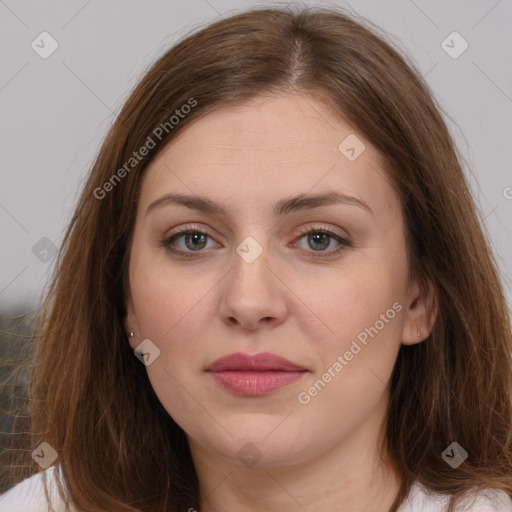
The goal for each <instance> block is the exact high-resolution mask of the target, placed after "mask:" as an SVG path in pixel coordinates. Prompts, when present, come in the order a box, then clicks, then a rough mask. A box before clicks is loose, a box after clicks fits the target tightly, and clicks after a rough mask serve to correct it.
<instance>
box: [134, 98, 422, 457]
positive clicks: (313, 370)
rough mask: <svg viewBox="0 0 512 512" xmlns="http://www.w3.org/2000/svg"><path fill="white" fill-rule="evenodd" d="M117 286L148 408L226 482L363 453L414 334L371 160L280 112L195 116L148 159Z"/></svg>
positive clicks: (344, 132) (396, 210)
mask: <svg viewBox="0 0 512 512" xmlns="http://www.w3.org/2000/svg"><path fill="white" fill-rule="evenodd" d="M347 137H348V139H347ZM363 144H364V146H363ZM170 194H173V195H175V198H176V197H181V196H182V195H183V196H187V197H188V199H179V200H176V201H173V200H172V198H171V196H170ZM327 194H329V196H326V195H327ZM294 198H297V199H294ZM180 231H185V232H188V233H189V234H188V235H187V234H181V235H180V234H178V233H179V232H180ZM198 232H199V233H198ZM202 232H204V233H206V235H204V234H201V233H202ZM194 233H195V234H194ZM308 233H309V234H308ZM129 276H130V287H131V298H130V299H129V300H128V301H127V311H128V313H127V317H126V322H125V323H126V329H127V331H128V332H129V331H133V332H134V333H135V335H134V337H133V338H130V344H131V346H132V348H133V349H136V348H137V347H139V345H140V343H141V342H142V341H143V340H150V342H148V341H146V342H145V344H144V345H143V348H144V350H143V351H145V352H146V353H149V356H146V357H147V358H148V359H147V362H148V364H147V366H146V370H147V372H148V376H149V379H150V381H151V384H152V386H153V388H154V390H155V392H156V394H157V396H158V398H159V400H160V401H161V403H162V404H163V406H164V407H165V409H166V410H167V411H168V413H169V414H170V415H171V416H172V417H173V418H174V420H175V421H176V422H177V423H178V424H179V425H180V426H181V427H182V428H183V429H184V431H185V432H186V433H187V436H188V438H189V442H190V445H191V449H192V452H193V454H195V455H198V456H200V455H201V454H208V455H209V456H216V457H217V458H221V459H223V460H225V461H226V460H228V461H232V462H234V463H236V464H246V465H249V464H252V463H254V461H255V460H257V459H259V460H258V464H260V465H262V464H266V465H268V466H272V465H278V464H293V463H301V462H306V461H308V460H312V459H313V458H316V457H319V456H322V455H326V456H327V454H329V453H332V451H333V450H345V451H346V452H347V453H348V452H349V451H350V450H351V449H352V448H351V446H353V447H356V446H357V447H358V448H357V449H359V448H360V443H359V444H358V443H357V442H356V443H354V441H357V440H358V439H359V440H363V439H366V440H368V439H375V438H376V436H377V433H378V430H379V428H380V427H381V422H382V421H383V420H384V418H385V415H386V407H387V404H388V400H389V381H390V376H391V373H392V369H393V365H394V362H395V359H396V357H397V353H398V349H399V347H400V344H401V343H405V344H412V343H415V342H418V341H421V339H424V338H425V337H426V335H427V334H428V330H429V326H428V325H427V324H426V320H425V318H424V316H425V315H424V307H423V305H424V302H425V301H424V299H423V298H422V292H421V291H420V290H419V288H418V287H417V286H416V285H415V284H414V283H409V282H408V266H407V257H406V245H405V238H404V221H403V218H402V214H401V206H400V202H399V200H398V198H397V195H396V194H395V192H394V190H393V189H392V187H391V185H390V183H389V181H388V178H387V176H386V174H385V172H384V170H383V168H382V166H381V163H380V160H379V154H378V153H377V151H376V149H375V148H374V147H373V146H372V145H370V143H369V142H368V141H367V140H365V139H364V138H363V137H362V136H361V135H360V134H359V133H357V132H355V130H354V129H352V128H351V127H350V126H349V125H348V124H347V123H346V122H344V121H342V120H340V119H339V118H338V117H337V116H334V115H333V114H332V113H331V112H330V110H329V109H327V108H326V107H325V106H324V105H323V104H322V103H320V102H319V101H317V100H314V99H312V98H311V97H304V96H299V95H295V94H283V95H281V96H262V97H259V98H257V99H255V100H252V101H251V102H248V103H245V104H244V105H242V106H236V107H235V106H230V107H226V108H222V109H220V110H218V111H216V112H213V113H210V114H208V115H207V116H205V117H204V118H202V119H200V120H199V121H197V122H195V123H194V124H191V125H190V126H189V127H188V128H187V129H185V130H184V132H183V133H182V134H181V135H180V136H179V137H178V138H177V139H175V140H174V141H173V142H172V143H170V144H169V145H168V146H167V147H166V148H165V149H164V150H163V151H162V153H160V154H159V156H158V157H157V158H156V159H155V160H154V161H153V162H152V163H151V165H150V166H149V167H148V169H147V172H146V174H145V176H144V179H143V184H142V190H141V196H140V201H139V204H138V211H137V217H136V222H135V231H134V238H133V245H132V248H131V258H130V272H129ZM418 331H420V335H421V336H418ZM141 351H142V350H141ZM158 351H159V353H158ZM232 354H237V355H236V356H233V357H231V358H228V360H223V361H220V362H217V363H216V364H213V363H215V362H216V361H218V360H219V359H220V358H224V357H226V356H229V355H232ZM241 354H242V355H245V356H247V357H242V356H241ZM258 354H266V355H264V356H260V358H252V359H251V357H250V356H255V355H258ZM269 354H270V355H269ZM278 358H284V359H286V360H288V361H289V362H290V363H293V364H288V363H283V361H282V360H280V359H278ZM141 364H142V363H141ZM248 443H251V444H248ZM354 450H355V449H354ZM353 456H354V457H357V453H354V454H353ZM249 460H251V461H252V462H250V463H249V462H248V461H249Z"/></svg>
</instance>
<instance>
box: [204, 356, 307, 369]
mask: <svg viewBox="0 0 512 512" xmlns="http://www.w3.org/2000/svg"><path fill="white" fill-rule="evenodd" d="M206 371H209V372H223V371H253V372H257V371H260V372H264V371H284V372H297V371H306V368H304V367H303V366H300V365H298V364H295V363H292V362H291V361H288V359H285V358H284V357H281V356H278V355H276V354H271V353H269V352H263V353H261V354H255V355H249V354H244V353H242V352H237V353H235V354H229V355H227V356H224V357H221V358H219V359H216V360H215V361H214V362H213V363H212V364H210V366H208V368H207V369H206Z"/></svg>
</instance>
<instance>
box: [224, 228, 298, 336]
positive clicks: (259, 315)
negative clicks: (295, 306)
mask: <svg viewBox="0 0 512 512" xmlns="http://www.w3.org/2000/svg"><path fill="white" fill-rule="evenodd" d="M260 239H261V237H260ZM248 247H249V252H247V251H246V253H244V252H243V249H244V248H245V249H247V248H248ZM261 248H262V249H263V251H262V252H261V254H259V255H258V256H257V257H256V258H255V259H254V260H253V257H254V254H252V255H251V254H250V251H251V250H254V246H252V247H251V246H250V245H249V246H247V245H246V246H243V244H241V247H239V252H234V254H233V267H232V269H231V271H230V272H229V273H228V274H227V276H226V279H225V280H223V281H222V283H223V284H222V288H221V294H222V297H221V301H220V308H219V314H220V315H221V318H222V320H223V322H225V323H226V324H228V325H229V326H231V327H233V326H239V327H240V329H243V330H247V331H255V330H258V329H261V328H263V327H266V326H269V327H270V326H272V327H275V326H277V325H279V324H281V323H282V322H283V321H284V319H285V318H286V315H287V313H288V303H289V301H288V300H287V295H288V293H289V289H288V288H287V287H286V285H285V283H284V282H283V280H282V278H280V276H279V272H278V271H277V270H276V265H275V264H272V262H271V261H272V258H269V257H268V256H269V249H268V245H266V246H265V248H263V245H261ZM258 252H259V251H258ZM246 255H248V257H247V256H246Z"/></svg>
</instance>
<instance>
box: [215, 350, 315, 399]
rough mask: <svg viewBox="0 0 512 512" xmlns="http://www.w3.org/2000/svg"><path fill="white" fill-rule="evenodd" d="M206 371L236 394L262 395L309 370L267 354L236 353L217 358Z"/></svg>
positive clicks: (281, 386)
mask: <svg viewBox="0 0 512 512" xmlns="http://www.w3.org/2000/svg"><path fill="white" fill-rule="evenodd" d="M206 371H207V372H209V373H210V375H211V376H212V377H213V378H214V380H215V381H216V382H217V383H218V384H220V385H221V386H223V387H224V388H226V389H227V390H229V391H231V392H233V393H235V394H237V395H242V396H263V395H267V394H269V393H272V392H273V391H276V390H278V389H281V388H284V387H286V386H290V385H291V384H293V383H294V382H296V381H298V380H299V379H301V378H302V377H303V375H304V374H305V373H306V372H307V371H308V370H307V369H306V368H304V367H302V366H299V365H297V364H295V363H292V362H291V361H288V360H287V359H284V358H283V357H280V356H277V355H275V354H271V353H268V352H264V353H261V354H256V355H253V356H251V355H248V354H243V353H241V352H237V353H236V354H230V355H228V356H224V357H221V358H220V359H217V360H216V361H214V362H213V363H212V364H211V365H210V366H208V368H207V369H206Z"/></svg>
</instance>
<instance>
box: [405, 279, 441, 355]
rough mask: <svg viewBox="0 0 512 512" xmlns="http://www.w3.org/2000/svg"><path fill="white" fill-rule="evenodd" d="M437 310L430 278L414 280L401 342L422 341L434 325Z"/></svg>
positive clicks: (412, 342) (410, 343)
mask: <svg viewBox="0 0 512 512" xmlns="http://www.w3.org/2000/svg"><path fill="white" fill-rule="evenodd" d="M437 312H438V301H437V295H436V292H435V289H434V285H433V284H432V283H431V281H430V280H427V279H425V280H422V281H418V280H415V281H414V283H413V284H412V286H411V289H410V291H409V295H408V302H407V304H406V311H405V322H404V328H403V331H402V339H401V341H402V344H403V345H415V344H416V343H420V342H422V341H424V340H425V339H426V338H428V336H429V335H430V333H431V332H432V328H433V326H434V323H435V320H436V318H437Z"/></svg>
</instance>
